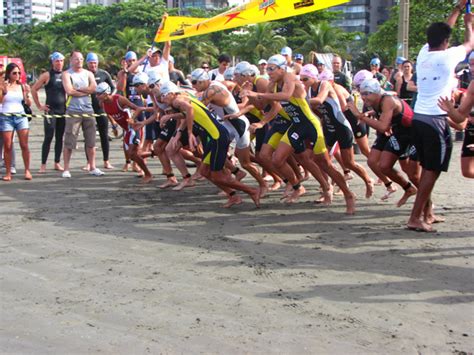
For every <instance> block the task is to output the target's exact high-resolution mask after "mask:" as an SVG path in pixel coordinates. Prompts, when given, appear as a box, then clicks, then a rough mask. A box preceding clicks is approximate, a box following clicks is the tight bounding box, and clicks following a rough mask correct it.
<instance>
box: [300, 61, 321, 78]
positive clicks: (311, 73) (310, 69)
mask: <svg viewBox="0 0 474 355" xmlns="http://www.w3.org/2000/svg"><path fill="white" fill-rule="evenodd" d="M300 76H308V77H310V78H312V79H317V78H318V69H317V68H316V67H315V66H314V65H313V64H306V65H305V66H304V67H303V68H302V69H301V71H300Z"/></svg>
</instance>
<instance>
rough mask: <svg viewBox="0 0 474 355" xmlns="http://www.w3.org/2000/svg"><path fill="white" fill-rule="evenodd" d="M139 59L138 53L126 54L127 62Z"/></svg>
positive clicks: (129, 52)
mask: <svg viewBox="0 0 474 355" xmlns="http://www.w3.org/2000/svg"><path fill="white" fill-rule="evenodd" d="M131 59H137V53H135V52H134V51H128V52H127V53H125V60H131Z"/></svg>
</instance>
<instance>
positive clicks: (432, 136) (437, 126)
mask: <svg viewBox="0 0 474 355" xmlns="http://www.w3.org/2000/svg"><path fill="white" fill-rule="evenodd" d="M412 141H413V143H414V145H415V147H416V151H417V152H418V157H419V160H420V164H421V166H422V167H423V168H424V169H426V170H432V171H438V172H441V171H448V167H449V160H450V159H451V153H452V150H453V143H452V140H451V130H450V128H449V125H448V122H447V120H446V116H436V115H423V114H419V113H415V116H414V117H413V123H412Z"/></svg>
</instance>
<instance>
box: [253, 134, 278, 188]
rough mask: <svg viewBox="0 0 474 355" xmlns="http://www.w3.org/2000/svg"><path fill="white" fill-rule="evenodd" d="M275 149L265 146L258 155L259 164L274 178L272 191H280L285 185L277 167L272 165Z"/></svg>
mask: <svg viewBox="0 0 474 355" xmlns="http://www.w3.org/2000/svg"><path fill="white" fill-rule="evenodd" d="M274 151H275V149H273V147H272V146H271V145H270V144H265V143H264V144H263V145H262V148H261V149H260V152H259V153H258V155H257V159H258V163H259V164H260V166H262V167H263V169H265V171H266V172H268V173H269V174H270V175H271V176H272V177H273V185H272V186H271V187H270V191H275V190H278V189H279V188H280V186H281V184H282V183H283V180H282V175H280V174H278V172H277V170H276V168H275V166H274V165H273V164H272V156H273V153H274Z"/></svg>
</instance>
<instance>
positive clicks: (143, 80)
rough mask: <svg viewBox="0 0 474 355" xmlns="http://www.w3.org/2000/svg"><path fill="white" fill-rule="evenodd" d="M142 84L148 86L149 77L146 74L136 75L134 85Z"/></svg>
mask: <svg viewBox="0 0 474 355" xmlns="http://www.w3.org/2000/svg"><path fill="white" fill-rule="evenodd" d="M141 84H148V75H147V74H146V73H144V72H141V73H138V74H135V75H134V76H133V80H132V85H133V86H137V85H141Z"/></svg>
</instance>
